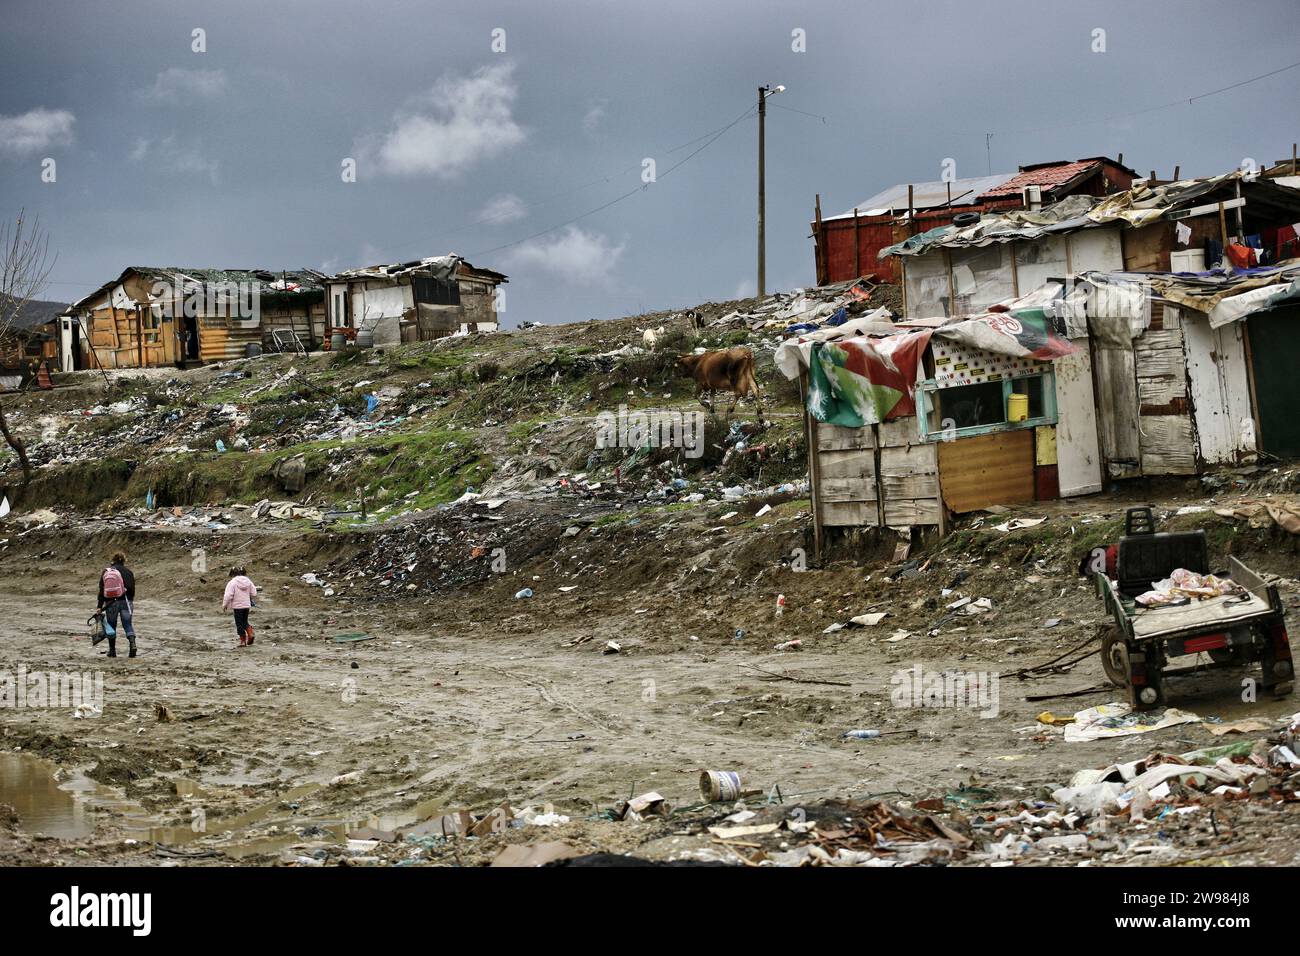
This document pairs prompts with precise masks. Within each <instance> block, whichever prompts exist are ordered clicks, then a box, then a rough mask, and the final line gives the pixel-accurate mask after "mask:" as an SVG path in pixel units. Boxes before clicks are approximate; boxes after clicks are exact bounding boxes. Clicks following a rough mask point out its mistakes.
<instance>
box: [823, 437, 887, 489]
mask: <svg viewBox="0 0 1300 956" xmlns="http://www.w3.org/2000/svg"><path fill="white" fill-rule="evenodd" d="M817 465H818V469H819V471H820V474H821V476H822V478H823V479H826V478H857V479H860V480H864V481H874V480H875V477H876V454H875V452H874V451H872V450H871V449H869V448H860V449H849V450H846V451H823V452H818V453H817ZM872 497H875V496H874V495H873V496H872Z"/></svg>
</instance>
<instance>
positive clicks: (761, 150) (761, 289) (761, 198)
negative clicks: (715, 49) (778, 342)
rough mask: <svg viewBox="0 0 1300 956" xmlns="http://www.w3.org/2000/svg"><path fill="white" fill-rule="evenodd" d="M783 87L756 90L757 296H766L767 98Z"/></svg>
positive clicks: (766, 87)
mask: <svg viewBox="0 0 1300 956" xmlns="http://www.w3.org/2000/svg"><path fill="white" fill-rule="evenodd" d="M784 89H785V87H784V86H775V87H772V86H760V87H759V88H758V295H759V297H760V298H761V297H762V296H765V295H767V232H766V225H767V224H766V222H765V221H764V218H765V215H764V211H765V207H766V204H767V182H766V171H765V161H766V153H767V148H766V141H765V133H766V126H767V98H768V97H769V96H771V95H772V94H773V93H780V92H781V91H782V90H784Z"/></svg>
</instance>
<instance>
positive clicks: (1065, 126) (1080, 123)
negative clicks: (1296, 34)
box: [989, 61, 1300, 136]
mask: <svg viewBox="0 0 1300 956" xmlns="http://www.w3.org/2000/svg"><path fill="white" fill-rule="evenodd" d="M1298 66H1300V61H1297V62H1295V63H1291V64H1288V65H1287V66H1283V67H1279V68H1278V69H1276V70H1270V71H1269V72H1267V73H1261V74H1259V76H1252V77H1250V78H1249V79H1245V80H1241V81H1239V82H1237V83H1233V84H1231V85H1229V86H1221V87H1219V88H1218V89H1217V90H1209V91H1208V92H1205V93H1198V94H1196V95H1195V96H1192V97H1188V98H1186V99H1178V100H1170V101H1169V102H1168V103H1161V104H1159V105H1158V106H1147V107H1144V108H1143V109H1140V110H1130V111H1129V112H1127V113H1116V114H1114V115H1113V116H1103V117H1100V118H1098V119H1086V120H1074V121H1071V122H1068V123H1055V124H1053V125H1051V126H1035V127H1032V128H1030V129H1011V130H993V131H992V132H991V133H990V134H989V135H1007V136H1015V135H1019V134H1021V133H1042V132H1047V131H1049V130H1056V129H1068V128H1070V127H1074V126H1089V125H1092V124H1094V123H1108V122H1110V121H1111V120H1118V119H1128V118H1129V117H1132V116H1142V115H1143V114H1146V113H1154V112H1156V111H1157V110H1166V109H1170V108H1171V107H1174V106H1190V105H1191V104H1192V103H1195V102H1196V101H1197V100H1203V99H1205V98H1206V97H1208V96H1217V95H1218V94H1219V93H1226V92H1228V91H1229V90H1235V89H1238V88H1239V87H1243V86H1247V85H1249V84H1251V83H1256V82H1258V81H1260V80H1266V79H1268V78H1269V77H1270V76H1277V75H1278V74H1279V73H1285V72H1286V71H1287V70H1294V69H1295V68H1296V67H1298Z"/></svg>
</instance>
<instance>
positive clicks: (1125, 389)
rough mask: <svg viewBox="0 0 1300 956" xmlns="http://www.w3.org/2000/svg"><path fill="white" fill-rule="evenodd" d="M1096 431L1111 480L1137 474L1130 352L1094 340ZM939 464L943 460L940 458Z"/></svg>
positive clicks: (1134, 388)
mask: <svg viewBox="0 0 1300 956" xmlns="http://www.w3.org/2000/svg"><path fill="white" fill-rule="evenodd" d="M1093 344H1094V346H1095V352H1094V356H1093V357H1094V361H1095V376H1094V378H1095V381H1096V385H1097V388H1096V397H1097V411H1098V426H1099V427H1098V430H1099V431H1100V433H1101V451H1102V455H1103V456H1104V457H1105V460H1106V464H1107V469H1108V471H1109V474H1110V476H1111V477H1113V478H1121V477H1127V476H1129V475H1136V474H1138V473H1139V467H1140V466H1139V463H1138V459H1139V456H1140V452H1141V448H1140V445H1139V441H1138V414H1137V413H1138V401H1137V375H1136V373H1135V371H1134V359H1133V352H1132V351H1131V350H1130V349H1114V348H1105V347H1103V346H1100V345H1099V344H1098V343H1097V342H1096V340H1094V343H1093ZM939 460H940V462H941V463H942V461H943V457H942V455H941V456H940V459H939Z"/></svg>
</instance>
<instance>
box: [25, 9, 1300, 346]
mask: <svg viewBox="0 0 1300 956" xmlns="http://www.w3.org/2000/svg"><path fill="white" fill-rule="evenodd" d="M1141 11H1142V13H1141V16H1140V17H1139V16H1136V15H1135V8H1134V6H1133V5H1132V4H1131V3H1091V4H1081V3H1060V4H1057V3H1047V2H1042V0H1033V2H1018V0H1008V2H1001V3H996V2H987V3H981V2H974V0H968V2H953V3H933V2H932V3H921V2H912V0H908V2H897V3H876V2H862V3H856V4H845V3H842V2H836V3H822V4H818V3H814V4H799V5H794V4H782V3H764V2H759V3H753V2H718V3H710V4H706V5H702V4H699V3H686V2H668V3H657V4H646V5H640V4H631V3H613V2H586V3H564V2H551V3H545V4H537V3H500V4H498V3H494V2H490V0H489V2H479V3H451V4H446V3H440V4H427V3H382V2H375V3H369V4H359V3H352V2H347V3H343V2H314V3H266V2H257V3H249V2H233V3H224V4H221V5H219V6H218V5H215V4H213V5H208V4H196V5H193V8H191V9H187V8H186V7H185V5H183V4H177V3H174V2H159V3H132V2H126V0H120V2H114V3H61V2H57V0H56V2H49V0H41V2H29V0H18V2H10V3H8V4H6V5H5V8H4V10H3V12H0V17H2V18H3V30H2V31H0V63H3V64H4V65H3V70H4V82H3V84H0V199H3V202H0V212H3V213H4V214H5V215H7V216H8V215H12V214H13V213H14V212H16V211H17V209H18V208H19V207H22V206H26V207H27V208H28V209H29V210H30V211H32V212H35V213H38V214H39V215H40V216H41V219H42V222H43V223H44V224H45V225H46V226H47V227H48V228H49V230H50V232H51V237H52V240H53V244H54V245H55V246H56V247H57V249H58V252H59V262H58V267H57V269H56V272H55V275H54V276H53V279H54V280H55V284H53V285H52V286H51V287H50V289H49V290H48V291H47V293H46V294H47V297H50V298H59V299H64V300H68V299H73V298H76V297H77V296H78V295H81V294H84V293H85V292H88V291H90V288H91V287H92V286H93V285H95V284H98V283H99V282H102V281H104V280H106V279H107V278H109V277H111V276H113V275H116V274H117V273H118V272H119V271H120V270H121V269H122V268H123V267H124V266H126V265H128V264H183V265H193V266H207V265H211V266H229V267H238V266H251V265H263V266H268V267H284V268H291V267H297V266H300V265H309V266H315V267H323V268H334V267H338V268H343V267H347V266H353V265H359V264H365V263H369V262H372V261H379V260H390V259H391V260H396V259H409V258H414V257H417V256H423V255H433V254H440V253H443V252H448V251H455V252H459V253H461V254H463V255H468V256H469V257H470V258H471V260H473V261H475V262H478V263H480V264H483V265H487V266H493V267H498V268H502V269H503V270H505V271H507V272H510V273H511V275H512V286H511V295H510V297H509V300H508V301H509V304H510V311H509V313H508V315H507V316H506V319H507V324H513V323H514V322H515V321H518V320H520V319H525V318H527V319H534V320H536V319H540V320H544V321H563V320H569V319H584V318H590V317H597V316H608V315H616V314H623V313H626V312H631V311H637V310H640V309H650V308H656V307H667V306H672V305H685V304H690V303H692V302H696V301H701V300H704V299H710V298H712V299H719V298H729V297H731V296H733V295H735V294H737V293H738V292H741V293H743V292H745V291H746V290H752V288H753V273H754V256H755V239H754V222H755V215H756V210H755V197H754V186H755V177H756V174H755V146H756V143H755V137H756V129H755V120H754V119H753V118H752V117H747V118H745V119H742V120H741V121H740V122H739V123H737V125H736V126H735V127H734V128H732V129H730V130H728V131H727V132H726V133H724V134H723V135H722V136H720V137H719V138H718V139H717V140H716V141H715V142H712V143H711V144H710V145H708V146H707V148H705V149H703V150H702V151H701V152H699V153H698V154H697V155H694V156H691V153H692V151H694V150H696V149H698V148H699V147H700V146H701V145H703V144H705V143H708V142H709V140H708V138H707V137H706V134H709V133H711V132H713V131H716V130H718V129H720V128H721V127H723V126H725V125H726V124H727V123H729V122H730V121H732V120H734V119H736V118H737V117H738V116H741V115H742V114H743V113H744V112H745V111H746V109H747V108H748V107H749V106H750V105H751V104H752V102H753V100H754V98H755V89H756V87H757V86H758V85H760V84H763V83H771V84H777V83H781V84H785V85H786V87H787V91H786V92H785V93H783V94H781V95H780V96H778V97H775V98H773V99H772V100H771V101H770V102H771V106H772V109H771V111H770V113H769V117H768V231H767V235H768V284H769V286H771V287H778V288H779V287H793V286H796V285H799V284H802V283H807V282H809V281H811V278H812V247H811V243H810V240H809V239H808V238H807V235H808V228H807V226H808V221H809V219H810V218H811V215H812V207H813V199H814V195H815V194H817V193H820V194H821V196H822V204H823V209H824V210H825V211H827V212H828V213H835V212H840V211H843V210H845V209H848V208H851V207H852V206H853V204H854V203H857V202H860V201H861V200H863V199H864V198H866V197H868V196H870V195H872V194H873V193H875V192H877V191H879V190H880V189H882V188H883V187H885V186H888V185H891V184H893V183H895V182H907V181H909V180H910V181H924V180H933V179H937V178H939V176H940V173H941V164H942V163H943V162H944V160H946V159H951V160H953V161H954V162H955V163H956V167H957V175H958V176H972V175H982V174H984V173H985V172H986V171H988V170H989V169H990V168H992V170H993V171H994V172H1000V171H1010V170H1014V169H1015V167H1016V166H1017V165H1019V164H1022V163H1032V162H1041V161H1045V160H1058V159H1074V158H1077V157H1081V156H1094V155H1099V154H1109V155H1115V154H1116V153H1120V152H1122V153H1123V154H1124V159H1125V162H1127V163H1128V164H1130V165H1132V166H1134V167H1136V168H1138V169H1139V170H1142V171H1146V170H1148V169H1152V168H1154V169H1157V170H1159V171H1160V172H1161V173H1162V174H1165V175H1168V174H1169V173H1171V172H1172V170H1173V167H1174V166H1175V165H1176V164H1177V165H1179V166H1181V168H1182V171H1183V173H1184V174H1185V175H1201V174H1208V173H1212V172H1218V171H1222V170H1224V169H1226V168H1229V167H1232V166H1236V165H1237V164H1238V163H1240V162H1241V161H1242V159H1243V158H1245V157H1252V158H1255V159H1257V160H1259V161H1261V162H1267V161H1272V160H1274V159H1277V158H1279V157H1280V156H1282V155H1289V153H1290V148H1291V143H1292V142H1293V141H1294V140H1295V139H1296V138H1297V116H1296V112H1297V110H1296V98H1295V97H1294V95H1293V94H1292V91H1293V90H1294V88H1295V84H1296V79H1297V75H1300V70H1296V71H1290V72H1288V73H1282V74H1279V75H1277V76H1274V77H1270V78H1268V79H1265V80H1261V81H1259V82H1257V83H1251V84H1248V85H1246V86H1243V87H1241V88H1239V89H1236V90H1230V91H1228V92H1225V93H1222V94H1219V95H1216V96H1213V97H1207V98H1204V99H1199V100H1196V101H1195V102H1194V103H1190V104H1189V103H1185V102H1182V101H1184V100H1186V99H1188V98H1190V97H1192V96H1195V95H1196V94H1198V93H1202V92H1205V91H1208V90H1213V89H1217V88H1219V87H1224V86H1228V85H1230V84H1232V83H1235V82H1237V81H1239V80H1241V79H1245V78H1247V77H1250V76H1254V75H1257V74H1260V73H1264V72H1267V71H1268V70H1271V69H1275V68H1277V67H1279V66H1283V65H1286V64H1288V63H1292V62H1294V61H1296V60H1300V51H1298V50H1297V46H1296V43H1295V40H1294V37H1295V36H1296V35H1297V26H1300V24H1298V23H1297V20H1300V9H1298V8H1297V5H1296V4H1294V3H1293V2H1289V0H1264V2H1257V3H1254V4H1251V5H1250V7H1249V12H1248V14H1247V12H1246V9H1245V8H1242V10H1240V11H1235V12H1234V11H1233V10H1231V9H1229V8H1225V7H1223V6H1222V4H1219V3H1211V2H1200V0H1189V2H1174V0H1170V2H1157V3H1147V4H1143V5H1142V7H1141ZM195 29H202V30H204V31H205V39H206V47H207V51H206V52H203V53H196V52H193V50H192V42H193V41H192V36H193V31H194V30H195ZM498 29H500V30H504V31H505V33H504V40H505V52H494V51H493V48H492V44H493V31H494V30H498ZM795 30H802V31H804V34H805V35H806V38H807V40H806V44H807V48H806V52H795V51H794V50H792V31H795ZM1097 30H1102V31H1104V40H1105V51H1104V52H1094V48H1095V46H1096V41H1095V37H1096V36H1097V34H1096V33H1095V31H1097ZM499 36H500V35H498V37H499ZM1175 102H1178V103H1180V104H1181V105H1176V106H1169V107H1167V108H1164V109H1160V110H1154V111H1151V112H1147V113H1140V114H1137V115H1131V114H1133V113H1134V112H1135V111H1137V110H1141V109H1144V108H1146V107H1150V106H1156V105H1162V104H1170V103H1175ZM808 114H814V115H808ZM1124 114H1130V115H1124ZM820 117H825V119H824V120H823V119H821V118H820ZM990 132H991V133H992V136H991V137H989V136H988V135H987V134H988V133H990ZM674 147H681V148H678V149H674ZM46 157H49V158H53V159H54V160H55V161H56V163H57V181H56V182H54V183H43V182H42V181H41V161H42V160H43V159H45V158H46ZM687 157H690V158H689V159H687ZM345 158H352V159H355V160H356V162H357V173H358V175H357V182H355V183H345V182H343V181H342V177H341V175H340V173H341V163H342V162H343V160H344V159H345ZM646 159H652V160H653V161H654V166H655V169H656V170H657V172H658V174H659V177H660V178H659V181H657V182H655V183H652V184H650V185H648V186H647V187H646V188H644V189H640V188H639V187H640V186H642V185H643V183H642V178H641V177H642V170H643V168H644V166H643V161H644V160H646ZM684 159H686V160H687V161H686V162H685V163H683V164H682V165H681V166H680V167H679V168H677V169H673V170H672V172H671V174H669V175H664V173H665V171H666V170H670V169H672V167H673V166H674V164H676V163H679V162H681V161H682V160H684ZM627 193H631V195H628V196H627V198H624V199H622V200H621V201H618V202H615V203H613V204H612V205H609V206H608V207H607V208H604V209H601V210H600V211H598V212H595V213H593V214H592V215H589V216H586V217H583V218H578V219H577V221H574V222H570V220H574V219H575V218H576V217H579V216H581V214H583V213H585V212H587V211H589V210H594V209H597V208H598V207H601V206H604V205H605V204H607V203H610V202H611V201H612V200H614V199H616V198H617V197H620V196H623V195H624V194H627ZM538 233H543V234H542V235H537V236H536V238H532V239H528V240H527V241H523V242H520V241H519V240H521V239H525V237H530V236H535V235H536V234H538Z"/></svg>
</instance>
